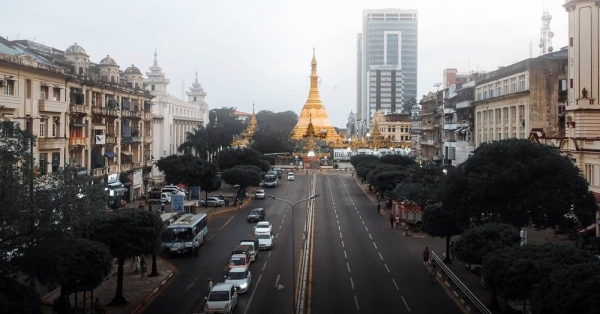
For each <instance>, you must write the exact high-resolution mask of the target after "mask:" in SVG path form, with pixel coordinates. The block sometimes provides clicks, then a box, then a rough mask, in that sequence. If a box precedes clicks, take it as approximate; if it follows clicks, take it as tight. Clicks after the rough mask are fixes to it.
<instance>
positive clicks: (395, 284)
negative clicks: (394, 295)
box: [392, 278, 400, 291]
mask: <svg viewBox="0 0 600 314" xmlns="http://www.w3.org/2000/svg"><path fill="white" fill-rule="evenodd" d="M392 282H393V283H394V286H396V290H398V291H400V288H398V284H397V283H396V280H395V279H394V278H392Z"/></svg>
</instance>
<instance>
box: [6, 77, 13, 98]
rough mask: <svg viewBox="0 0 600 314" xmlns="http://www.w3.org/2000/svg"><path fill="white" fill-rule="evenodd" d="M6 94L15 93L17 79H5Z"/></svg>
mask: <svg viewBox="0 0 600 314" xmlns="http://www.w3.org/2000/svg"><path fill="white" fill-rule="evenodd" d="M4 95H9V96H14V95H15V81H12V80H4Z"/></svg>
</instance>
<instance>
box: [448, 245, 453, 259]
mask: <svg viewBox="0 0 600 314" xmlns="http://www.w3.org/2000/svg"><path fill="white" fill-rule="evenodd" d="M448 255H450V256H448V257H449V258H450V260H453V259H454V241H452V242H450V247H449V248H448Z"/></svg>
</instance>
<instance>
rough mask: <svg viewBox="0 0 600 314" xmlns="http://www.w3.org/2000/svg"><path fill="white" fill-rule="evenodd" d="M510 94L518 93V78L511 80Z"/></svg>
mask: <svg viewBox="0 0 600 314" xmlns="http://www.w3.org/2000/svg"><path fill="white" fill-rule="evenodd" d="M510 92H511V93H516V92H517V78H516V77H514V78H511V79H510Z"/></svg>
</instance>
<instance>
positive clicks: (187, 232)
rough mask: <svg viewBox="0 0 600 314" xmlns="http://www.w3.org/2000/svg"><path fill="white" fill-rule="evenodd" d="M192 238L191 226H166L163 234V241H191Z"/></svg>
mask: <svg viewBox="0 0 600 314" xmlns="http://www.w3.org/2000/svg"><path fill="white" fill-rule="evenodd" d="M193 239H194V233H193V232H192V228H167V230H165V233H164V234H163V241H164V242H176V241H192V240H193Z"/></svg>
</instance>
